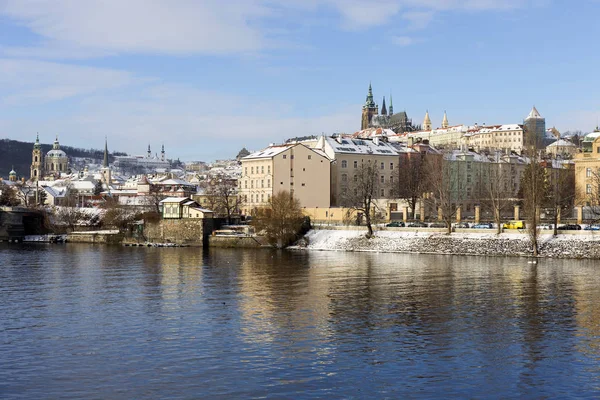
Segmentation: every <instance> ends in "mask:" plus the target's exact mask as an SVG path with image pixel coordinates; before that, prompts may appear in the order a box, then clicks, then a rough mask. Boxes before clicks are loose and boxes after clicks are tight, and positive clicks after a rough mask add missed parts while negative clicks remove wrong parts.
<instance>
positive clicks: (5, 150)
mask: <svg viewBox="0 0 600 400" xmlns="http://www.w3.org/2000/svg"><path fill="white" fill-rule="evenodd" d="M60 148H61V150H63V151H64V152H65V153H67V155H68V156H69V159H71V158H73V157H82V158H90V159H93V160H95V161H94V162H95V163H101V162H102V159H103V158H104V150H98V149H82V148H77V147H71V146H63V145H61V146H60ZM51 149H52V144H43V143H42V152H43V153H44V154H46V153H47V152H49V151H50V150H51ZM32 150H33V142H20V141H18V140H11V139H0V176H1V177H3V178H4V179H8V173H9V172H10V169H11V168H12V167H13V166H14V168H15V171H16V172H17V176H18V177H19V178H21V177H25V178H26V179H28V178H29V173H30V167H31V151H32ZM124 155H127V154H126V153H121V152H112V153H109V161H110V162H112V161H113V160H114V157H115V156H124Z"/></svg>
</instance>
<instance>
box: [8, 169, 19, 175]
mask: <svg viewBox="0 0 600 400" xmlns="http://www.w3.org/2000/svg"><path fill="white" fill-rule="evenodd" d="M8 176H17V173H16V171H15V170H14V169H13V170H11V171H10V172H9V173H8Z"/></svg>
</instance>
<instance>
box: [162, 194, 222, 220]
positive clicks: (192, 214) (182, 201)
mask: <svg viewBox="0 0 600 400" xmlns="http://www.w3.org/2000/svg"><path fill="white" fill-rule="evenodd" d="M159 204H160V207H161V210H162V218H163V219H207V218H212V217H213V212H212V211H211V210H207V209H205V208H202V207H200V205H199V204H198V203H196V202H195V201H194V200H192V199H190V198H188V197H167V198H166V199H164V200H161V201H160V203H159Z"/></svg>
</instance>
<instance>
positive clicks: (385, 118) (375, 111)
mask: <svg viewBox="0 0 600 400" xmlns="http://www.w3.org/2000/svg"><path fill="white" fill-rule="evenodd" d="M367 128H386V129H391V130H393V131H394V132H396V133H403V132H412V131H416V130H420V129H421V127H420V126H414V125H413V124H412V120H411V119H410V118H408V115H407V114H406V111H401V112H399V113H395V114H394V104H393V103H392V96H391V95H390V107H389V110H388V108H387V107H386V104H385V96H384V97H383V102H382V103H381V113H380V112H379V106H378V105H377V104H375V101H374V100H373V89H372V88H371V84H370V83H369V92H368V93H367V98H366V100H365V104H364V105H363V108H362V119H361V125H360V129H361V130H364V129H367Z"/></svg>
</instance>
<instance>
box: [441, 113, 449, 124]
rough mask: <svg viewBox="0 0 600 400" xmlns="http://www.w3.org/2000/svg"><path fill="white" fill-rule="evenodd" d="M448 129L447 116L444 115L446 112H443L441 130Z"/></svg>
mask: <svg viewBox="0 0 600 400" xmlns="http://www.w3.org/2000/svg"><path fill="white" fill-rule="evenodd" d="M447 127H448V116H447V115H446V110H444V119H443V120H442V128H447Z"/></svg>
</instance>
